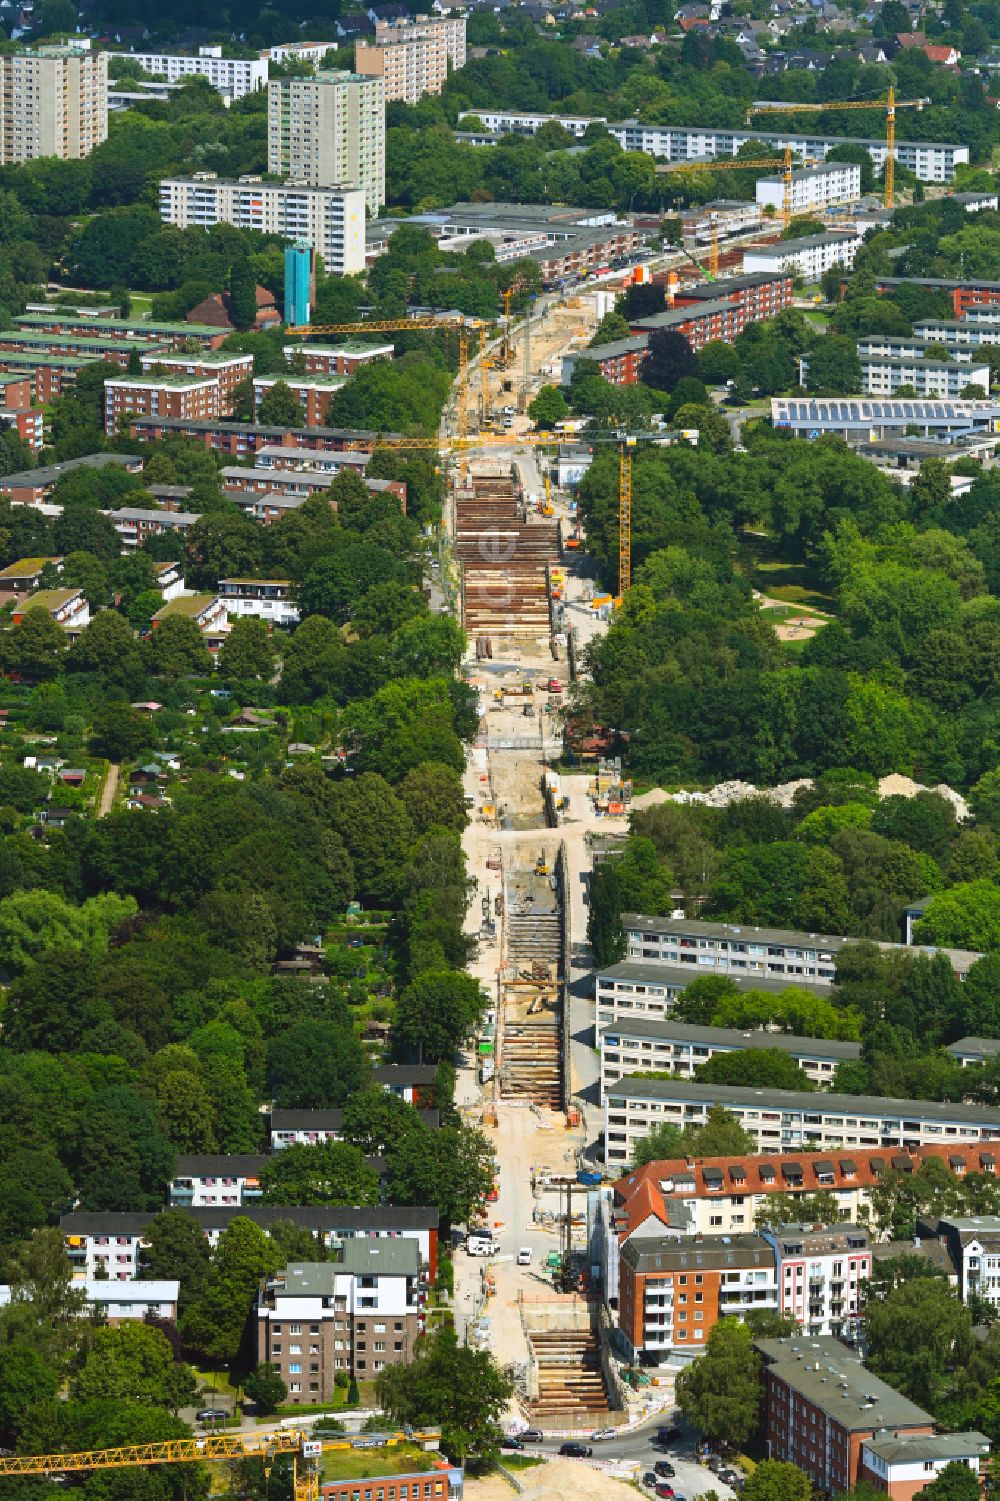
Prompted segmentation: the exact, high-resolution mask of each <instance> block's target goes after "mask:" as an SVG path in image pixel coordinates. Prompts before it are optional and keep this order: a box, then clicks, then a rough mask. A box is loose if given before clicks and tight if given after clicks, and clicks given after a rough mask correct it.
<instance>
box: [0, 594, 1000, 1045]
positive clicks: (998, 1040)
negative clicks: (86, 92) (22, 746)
mask: <svg viewBox="0 0 1000 1501" xmlns="http://www.w3.org/2000/svg"><path fill="white" fill-rule="evenodd" d="M2 578H3V575H2V574H0V579H2ZM945 1052H946V1053H950V1054H951V1056H952V1057H953V1058H954V1060H955V1062H956V1063H960V1064H961V1065H962V1067H963V1068H973V1067H975V1065H976V1064H980V1063H993V1062H995V1061H996V1059H997V1058H1000V1037H960V1038H959V1039H958V1041H957V1042H949V1043H948V1045H947V1046H946V1048H945Z"/></svg>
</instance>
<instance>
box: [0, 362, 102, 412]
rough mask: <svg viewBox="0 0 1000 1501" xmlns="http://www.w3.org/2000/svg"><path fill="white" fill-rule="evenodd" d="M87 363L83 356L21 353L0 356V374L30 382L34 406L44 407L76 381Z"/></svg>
mask: <svg viewBox="0 0 1000 1501" xmlns="http://www.w3.org/2000/svg"><path fill="white" fill-rule="evenodd" d="M90 363H92V360H91V359H90V358H88V357H87V356H85V355H67V354H26V353H24V352H23V351H21V350H10V351H8V353H6V354H0V370H3V371H4V372H6V373H7V374H11V375H20V376H23V377H25V378H26V379H27V380H30V382H31V393H32V399H33V401H34V403H35V405H36V406H45V405H46V403H48V402H50V401H52V400H53V398H54V397H56V396H61V395H62V393H63V392H64V391H66V390H68V388H69V387H70V386H72V384H73V382H74V381H75V380H76V375H77V371H78V370H82V368H83V366H84V365H87V364H90Z"/></svg>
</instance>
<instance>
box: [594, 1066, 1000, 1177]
mask: <svg viewBox="0 0 1000 1501" xmlns="http://www.w3.org/2000/svg"><path fill="white" fill-rule="evenodd" d="M717 1105H718V1106H721V1107H722V1108H723V1109H724V1110H728V1111H730V1112H731V1113H732V1114H733V1115H735V1116H736V1118H737V1120H738V1121H739V1122H740V1125H741V1126H743V1127H744V1128H745V1129H746V1130H747V1131H748V1132H749V1133H750V1135H751V1136H752V1137H753V1138H754V1141H755V1143H756V1145H757V1148H758V1150H759V1151H761V1152H767V1151H784V1152H787V1151H789V1150H792V1149H798V1150H801V1149H802V1148H807V1149H813V1148H815V1149H816V1150H818V1151H829V1150H831V1149H835V1148H842V1147H848V1148H853V1147H882V1148H891V1147H901V1148H909V1147H914V1146H922V1145H923V1144H924V1143H932V1142H942V1143H943V1142H949V1143H950V1142H960V1141H967V1142H994V1141H997V1140H998V1139H1000V1110H998V1109H996V1108H994V1107H992V1106H988V1105H965V1104H940V1103H938V1102H937V1101H931V1100H893V1099H884V1098H879V1097H876V1096H869V1095H845V1094H833V1093H825V1092H819V1091H816V1092H810V1091H800V1090H796V1089H771V1090H767V1089H744V1088H738V1087H736V1086H732V1085H722V1084H701V1083H697V1082H690V1083H689V1082H688V1081H687V1080H681V1079H643V1078H640V1077H638V1076H636V1075H634V1074H633V1075H630V1076H629V1077H628V1078H624V1079H620V1080H619V1081H618V1083H617V1084H612V1085H611V1086H610V1087H609V1088H608V1089H606V1090H605V1095H604V1127H605V1134H604V1143H605V1144H604V1158H605V1161H606V1162H607V1163H608V1164H609V1165H611V1166H614V1165H616V1164H619V1163H620V1164H626V1163H629V1162H631V1161H632V1160H633V1158H634V1156H635V1148H636V1144H637V1143H638V1142H639V1141H641V1140H642V1138H643V1137H645V1136H648V1135H649V1133H650V1131H651V1130H652V1129H653V1128H654V1126H660V1125H665V1124H666V1125H675V1126H678V1127H681V1128H684V1127H687V1126H701V1125H704V1124H705V1121H706V1120H707V1118H708V1112H709V1110H711V1109H712V1107H713V1106H717Z"/></svg>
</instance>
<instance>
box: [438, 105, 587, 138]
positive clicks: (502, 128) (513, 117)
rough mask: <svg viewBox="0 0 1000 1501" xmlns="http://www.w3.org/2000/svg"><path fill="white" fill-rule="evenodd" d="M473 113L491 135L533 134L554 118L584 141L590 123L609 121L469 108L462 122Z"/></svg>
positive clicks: (463, 113)
mask: <svg viewBox="0 0 1000 1501" xmlns="http://www.w3.org/2000/svg"><path fill="white" fill-rule="evenodd" d="M470 115H472V116H474V117H475V119H477V120H481V121H482V122H483V127H484V129H485V130H488V131H489V133H490V134H491V135H519V136H533V135H537V134H538V132H539V131H540V130H541V128H542V126H543V125H547V124H548V122H549V121H550V120H554V121H555V122H556V124H557V125H561V126H562V128H563V130H565V131H568V132H569V134H570V135H571V136H573V137H575V139H576V140H578V141H582V140H583V138H584V136H585V135H586V133H587V129H588V127H589V126H591V125H607V123H608V118H607V116H606V115H544V114H539V113H536V112H532V111H530V110H510V109H466V110H462V111H461V113H460V114H459V117H458V123H459V125H461V123H462V121H463V120H465V119H467V118H468V117H469V116H470Z"/></svg>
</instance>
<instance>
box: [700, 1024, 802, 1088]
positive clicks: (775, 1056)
mask: <svg viewBox="0 0 1000 1501" xmlns="http://www.w3.org/2000/svg"><path fill="white" fill-rule="evenodd" d="M761 1042H762V1043H765V1042H766V1034H765V1035H762V1037H761ZM695 1077H696V1078H698V1079H701V1080H702V1081H703V1082H704V1083H706V1084H730V1085H736V1086H738V1087H740V1088H747V1089H756V1088H764V1089H806V1090H808V1089H812V1088H813V1085H812V1081H811V1080H810V1079H809V1077H808V1075H806V1074H804V1073H803V1072H802V1070H801V1069H800V1068H799V1066H798V1064H797V1063H796V1062H795V1059H794V1058H792V1057H791V1056H790V1055H789V1054H788V1053H783V1052H781V1051H780V1050H779V1049H778V1048H769V1047H766V1046H761V1047H759V1048H747V1049H746V1050H745V1051H740V1052H734V1053H716V1054H715V1055H714V1056H713V1057H711V1058H709V1060H708V1062H707V1063H702V1064H699V1066H698V1068H697V1069H696V1070H695Z"/></svg>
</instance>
